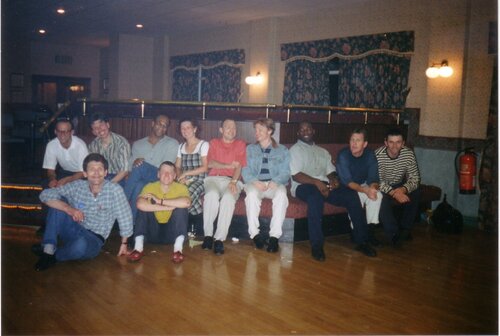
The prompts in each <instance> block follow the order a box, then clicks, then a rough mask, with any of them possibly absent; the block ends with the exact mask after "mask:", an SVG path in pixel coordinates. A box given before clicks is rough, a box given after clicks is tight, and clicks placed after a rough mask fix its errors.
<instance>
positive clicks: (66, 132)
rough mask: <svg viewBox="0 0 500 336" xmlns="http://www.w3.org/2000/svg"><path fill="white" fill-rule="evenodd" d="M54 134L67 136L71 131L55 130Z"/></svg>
mask: <svg viewBox="0 0 500 336" xmlns="http://www.w3.org/2000/svg"><path fill="white" fill-rule="evenodd" d="M56 132H57V133H59V134H69V133H71V130H58V129H56Z"/></svg>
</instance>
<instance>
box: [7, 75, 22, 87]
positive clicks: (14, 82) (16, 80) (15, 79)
mask: <svg viewBox="0 0 500 336" xmlns="http://www.w3.org/2000/svg"><path fill="white" fill-rule="evenodd" d="M10 87H11V88H24V74H23V73H12V74H11V75H10Z"/></svg>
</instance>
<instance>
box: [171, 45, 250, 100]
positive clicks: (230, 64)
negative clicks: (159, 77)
mask: <svg viewBox="0 0 500 336" xmlns="http://www.w3.org/2000/svg"><path fill="white" fill-rule="evenodd" d="M244 63H245V51H244V50H243V49H234V50H225V51H214V52H208V53H202V54H192V55H184V56H173V57H171V58H170V69H171V71H172V72H173V75H172V76H173V83H172V99H173V100H182V101H198V84H199V82H200V81H199V78H198V77H199V71H200V69H201V97H200V100H201V101H210V102H231V103H234V102H238V99H239V97H240V92H241V66H242V65H243V64H244Z"/></svg>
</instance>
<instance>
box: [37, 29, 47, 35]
mask: <svg viewBox="0 0 500 336" xmlns="http://www.w3.org/2000/svg"><path fill="white" fill-rule="evenodd" d="M38 32H39V33H40V34H45V33H46V32H47V31H46V30H45V29H38Z"/></svg>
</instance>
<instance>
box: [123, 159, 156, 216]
mask: <svg viewBox="0 0 500 336" xmlns="http://www.w3.org/2000/svg"><path fill="white" fill-rule="evenodd" d="M156 180H158V168H156V167H155V166H153V165H152V164H149V163H147V162H145V161H144V162H143V163H142V164H141V165H140V166H137V167H134V168H133V169H132V171H131V172H130V173H129V174H128V178H127V182H126V183H125V187H124V188H123V191H125V196H126V197H127V200H128V201H129V203H130V207H131V208H132V218H133V219H134V222H135V219H136V215H137V206H136V203H135V202H136V201H137V197H138V196H139V194H140V193H141V191H142V188H144V186H145V185H146V184H148V183H151V182H154V181H156Z"/></svg>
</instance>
